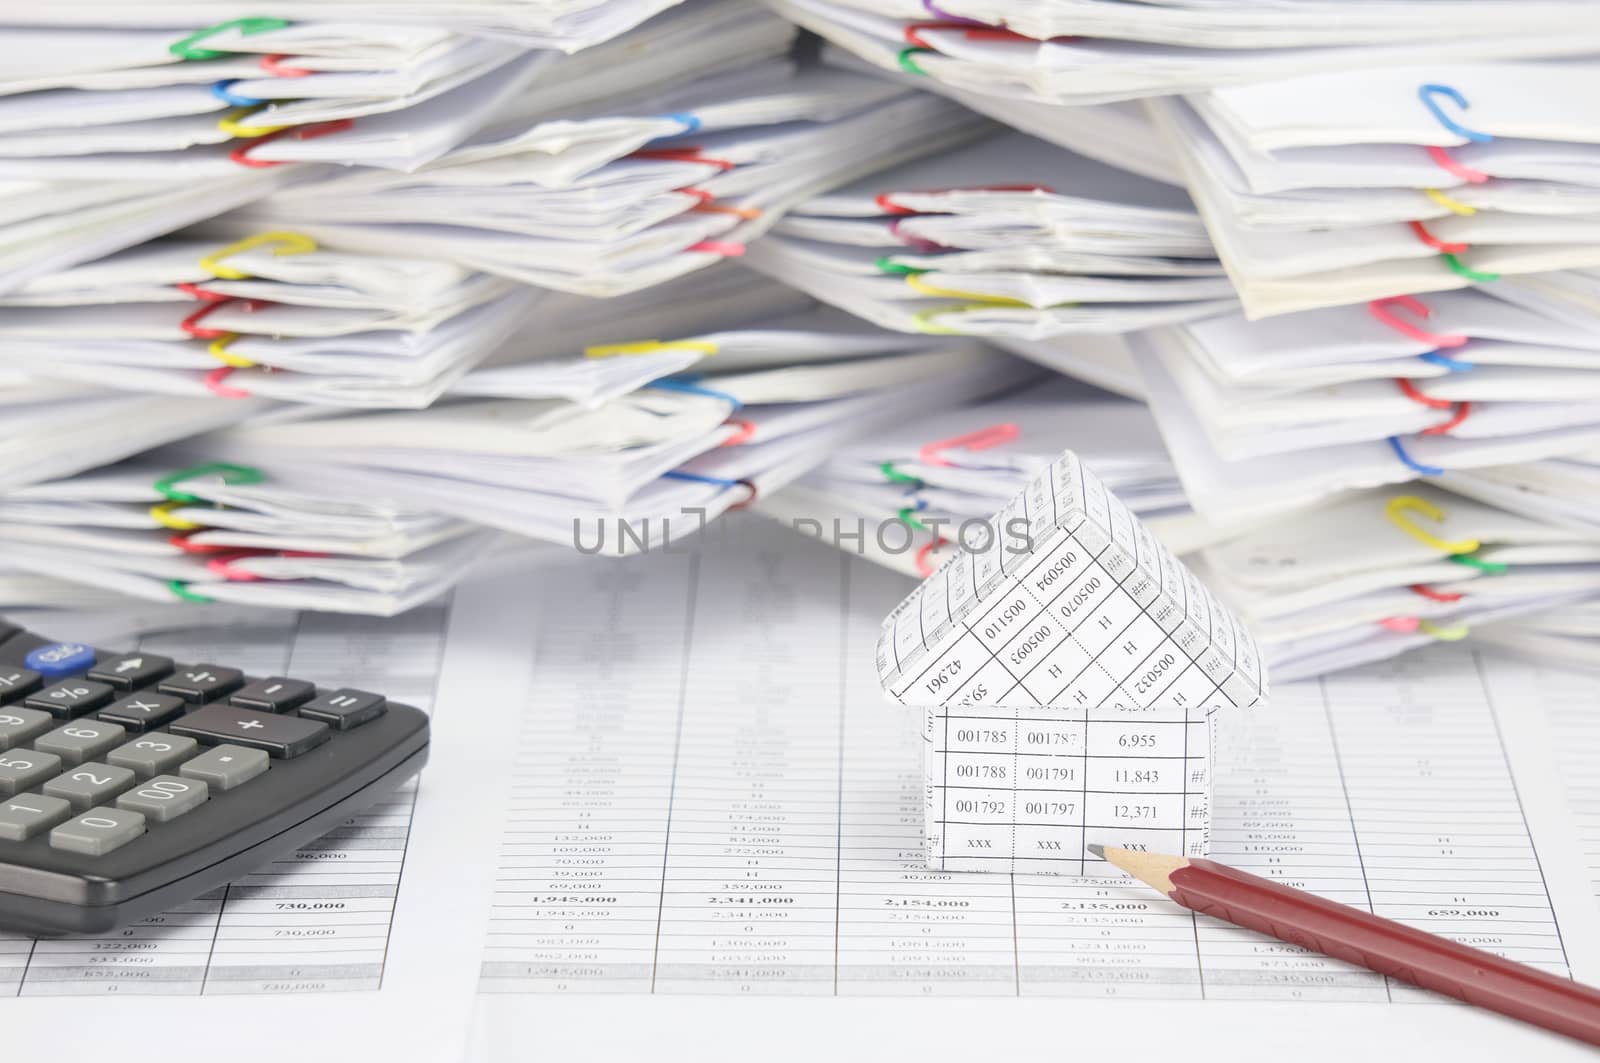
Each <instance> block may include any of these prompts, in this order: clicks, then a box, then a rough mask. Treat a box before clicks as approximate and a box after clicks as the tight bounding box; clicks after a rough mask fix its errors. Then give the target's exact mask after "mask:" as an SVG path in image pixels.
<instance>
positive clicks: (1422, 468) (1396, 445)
mask: <svg viewBox="0 0 1600 1063" xmlns="http://www.w3.org/2000/svg"><path fill="white" fill-rule="evenodd" d="M1389 449H1390V450H1392V451H1394V456H1395V457H1397V458H1399V459H1400V460H1401V461H1402V462H1404V463H1405V465H1406V467H1407V468H1409V469H1411V470H1413V471H1414V472H1417V473H1419V474H1420V475H1422V476H1443V475H1444V470H1443V469H1441V468H1439V466H1437V465H1424V464H1422V463H1421V462H1419V461H1417V460H1416V459H1415V458H1413V457H1412V456H1411V455H1410V454H1407V453H1406V448H1405V447H1403V446H1401V445H1400V437H1399V436H1390V437H1389Z"/></svg>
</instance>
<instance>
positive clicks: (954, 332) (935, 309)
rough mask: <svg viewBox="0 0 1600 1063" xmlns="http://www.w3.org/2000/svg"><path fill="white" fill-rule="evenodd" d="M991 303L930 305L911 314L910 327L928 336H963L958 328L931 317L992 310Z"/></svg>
mask: <svg viewBox="0 0 1600 1063" xmlns="http://www.w3.org/2000/svg"><path fill="white" fill-rule="evenodd" d="M992 309H994V304H992V303H960V304H957V305H955V306H930V307H928V308H927V309H926V310H918V311H917V312H916V313H914V314H912V315H911V327H912V328H914V329H916V330H917V331H918V332H921V333H923V334H924V335H928V336H965V335H967V333H965V332H962V331H961V330H960V329H955V328H949V327H947V326H945V325H939V324H935V323H934V321H933V318H936V317H940V316H943V315H945V314H964V313H966V312H967V311H969V310H992Z"/></svg>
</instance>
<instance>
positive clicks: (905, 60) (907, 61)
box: [894, 48, 933, 78]
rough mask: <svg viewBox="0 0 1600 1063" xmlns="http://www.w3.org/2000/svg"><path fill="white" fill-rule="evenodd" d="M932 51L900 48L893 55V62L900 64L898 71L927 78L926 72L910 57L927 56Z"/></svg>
mask: <svg viewBox="0 0 1600 1063" xmlns="http://www.w3.org/2000/svg"><path fill="white" fill-rule="evenodd" d="M932 50H933V49H931V48H902V49H900V50H899V51H898V52H896V53H895V56H894V61H895V62H896V63H898V64H900V69H901V70H904V71H905V72H906V73H908V74H915V75H917V77H919V78H925V77H927V76H928V72H927V71H926V70H924V69H922V68H921V67H920V66H918V65H917V63H916V60H914V59H912V58H911V57H912V56H914V55H927V54H928V53H929V52H930V51H932Z"/></svg>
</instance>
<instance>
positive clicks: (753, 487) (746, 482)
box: [728, 480, 759, 513]
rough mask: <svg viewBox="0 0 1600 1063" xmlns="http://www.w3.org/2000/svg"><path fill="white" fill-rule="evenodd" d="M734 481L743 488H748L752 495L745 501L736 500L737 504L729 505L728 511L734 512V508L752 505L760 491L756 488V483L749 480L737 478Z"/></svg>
mask: <svg viewBox="0 0 1600 1063" xmlns="http://www.w3.org/2000/svg"><path fill="white" fill-rule="evenodd" d="M733 482H734V483H735V484H737V485H739V486H740V487H743V488H746V489H747V490H749V492H750V495H749V497H747V498H746V499H745V500H744V501H742V502H736V503H735V504H733V505H731V506H729V507H728V512H730V513H732V512H733V511H734V510H738V509H745V508H748V507H749V506H750V505H752V504H753V503H754V502H755V500H756V495H757V494H758V493H759V492H757V490H756V485H755V484H753V483H751V482H750V481H749V480H735V481H733Z"/></svg>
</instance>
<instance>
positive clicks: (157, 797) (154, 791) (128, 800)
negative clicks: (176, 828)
mask: <svg viewBox="0 0 1600 1063" xmlns="http://www.w3.org/2000/svg"><path fill="white" fill-rule="evenodd" d="M210 796H211V795H210V793H209V791H208V789H207V787H206V784H205V783H204V782H202V781H201V780H199V779H180V778H178V777H177V776H176V775H158V776H156V777H155V778H154V779H150V780H149V781H147V782H144V783H141V784H140V785H138V786H137V787H135V788H134V789H132V790H129V791H128V792H127V793H125V794H123V795H122V796H121V797H119V798H117V807H118V808H125V809H127V810H128V811H129V812H138V813H140V814H141V815H143V816H144V817H145V818H146V819H153V820H155V821H156V822H157V823H165V822H167V820H169V819H177V818H178V817H179V816H181V815H183V814H184V813H185V812H192V811H194V810H195V809H197V808H199V807H200V806H201V805H203V804H205V802H206V799H207V798H208V797H210Z"/></svg>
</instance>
